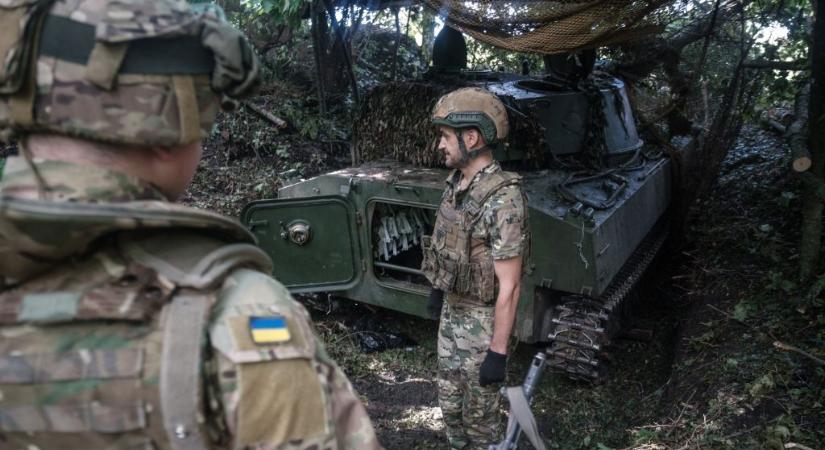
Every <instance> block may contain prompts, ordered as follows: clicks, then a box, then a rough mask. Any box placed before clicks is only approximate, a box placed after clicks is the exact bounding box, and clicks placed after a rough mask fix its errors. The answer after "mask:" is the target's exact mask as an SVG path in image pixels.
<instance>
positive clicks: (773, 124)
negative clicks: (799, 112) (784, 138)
mask: <svg viewBox="0 0 825 450" xmlns="http://www.w3.org/2000/svg"><path fill="white" fill-rule="evenodd" d="M759 122H760V123H761V124H762V127H764V128H765V129H767V130H769V131H775V132H777V133H779V134H782V135H784V134H785V131H786V130H787V128H786V127H785V125H782V124H781V123H779V122H778V121H776V120H773V119H768V118H767V117H765V118H763V119H762V120H760V121H759Z"/></svg>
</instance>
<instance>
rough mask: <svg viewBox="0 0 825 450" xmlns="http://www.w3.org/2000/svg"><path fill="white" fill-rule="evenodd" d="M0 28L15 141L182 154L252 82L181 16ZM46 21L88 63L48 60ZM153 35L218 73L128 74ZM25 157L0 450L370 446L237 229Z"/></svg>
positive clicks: (115, 16)
mask: <svg viewBox="0 0 825 450" xmlns="http://www.w3.org/2000/svg"><path fill="white" fill-rule="evenodd" d="M44 5H45V6H47V7H49V8H51V9H50V10H49V11H48V13H50V14H51V15H50V16H49V17H47V18H46V19H45V25H42V24H43V20H44V19H43V16H42V15H41V16H39V17H40V19H37V17H38V16H37V14H35V13H36V11H37V9H38V8H42V7H44ZM41 12H42V11H41ZM103 12H105V13H106V14H103ZM0 22H2V23H3V25H4V26H5V27H6V28H5V29H4V34H3V39H7V40H3V41H2V42H0V56H4V59H3V62H4V64H5V65H4V67H3V68H2V70H0V127H2V128H4V129H5V130H6V131H8V130H12V131H14V132H15V133H17V134H18V136H24V137H25V135H27V134H28V133H32V132H51V133H57V134H62V135H69V136H74V137H80V138H88V139H92V140H98V141H105V142H110V143H115V144H154V145H164V146H174V145H176V144H179V143H188V142H193V141H195V140H198V139H201V138H203V137H204V136H206V135H208V133H209V132H210V130H211V124H212V120H213V118H214V114H215V112H216V111H217V101H216V94H218V96H220V95H221V94H222V95H224V96H229V97H235V96H239V95H242V94H243V93H245V92H247V91H248V89H249V87H250V86H251V85H253V84H254V83H255V81H256V80H257V61H256V60H255V58H254V55H251V53H250V50H249V49H248V48H246V47H245V46H246V44H245V42H244V41H243V39H242V38H241V37H240V34H239V33H238V32H237V31H235V30H232V29H231V28H229V27H227V26H225V25H222V24H220V23H217V22H215V21H213V20H211V19H209V18H199V17H196V16H195V15H193V14H191V13H190V12H188V10H187V7H186V3H185V2H183V1H174V0H158V1H120V2H106V1H102V0H64V1H58V2H56V3H53V4H50V2H43V1H36V0H0ZM37 23H39V24H41V25H42V26H41V25H37V26H35V25H33V24H37ZM54 24H58V25H57V26H58V29H60V30H62V31H66V30H72V29H74V30H79V31H80V32H84V33H85V32H91V36H96V37H95V40H94V42H95V43H94V45H93V46H92V45H91V44H90V45H89V47H90V53H89V54H88V55H86V56H84V57H88V61H78V57H77V55H76V54H75V55H73V56H70V57H66V59H61V57H60V55H50V54H48V48H49V45H50V43H49V39H47V38H48V31H49V29H50V27H52V26H55V25H54ZM93 24H96V25H94V26H92V25H93ZM60 27H62V28H60ZM67 27H68V28H67ZM72 27H73V28H72ZM78 27H79V28H78ZM41 29H42V30H43V32H42V33H43V39H42V43H41V45H40V47H39V51H40V54H34V55H33V57H32V56H31V52H32V51H34V50H33V49H32V48H27V47H26V45H27V42H28V41H30V40H34V41H35V42H36V41H37V39H35V38H34V37H33V36H32V35H31V34H29V33H30V32H32V31H31V30H41ZM117 30H119V31H117ZM15 33H17V34H15ZM14 36H17V40H14V39H12V38H13V37H14ZM158 36H164V38H167V37H168V38H169V39H171V40H169V41H163V43H162V45H161V48H163V47H165V46H167V45H169V46H175V45H184V46H186V45H190V44H192V42H193V39H194V42H195V43H198V42H199V43H200V44H198V45H201V44H202V45H203V47H205V48H208V49H209V51H208V52H206V53H204V55H207V56H209V58H212V56H214V58H215V59H214V61H211V62H210V64H209V65H208V71H206V72H203V71H202V72H198V73H190V72H184V73H183V74H181V73H177V71H178V70H181V69H183V70H185V69H186V68H185V67H175V68H173V69H174V71H175V72H176V73H173V74H169V73H161V74H155V73H154V72H151V70H155V69H151V70H150V72H151V73H149V74H147V73H137V72H140V71H142V70H143V71H145V70H147V69H146V68H147V67H151V60H152V59H153V57H151V55H150V57H148V58H147V57H143V58H142V59H141V57H140V56H139V55H140V53H141V52H144V51H146V50H147V49H148V50H151V49H152V47H151V42H149V44H148V46H147V44H146V42H141V43H135V42H133V41H132V40H133V39H140V38H141V37H146V38H147V42H148V41H151V40H152V39H153V38H156V37H158ZM181 36H182V37H183V39H184V40H182V41H181V40H177V39H178V38H180V37H181ZM58 37H59V36H58ZM122 42H128V47H130V51H129V53H126V54H125V57H124V55H123V54H122V50H123V48H122V47H120V43H122ZM52 44H54V42H52ZM133 45H134V47H132V46H133ZM92 47H93V48H92ZM169 48H173V47H169ZM190 48H191V46H190ZM72 50H73V51H75V53H77V52H78V51H77V49H72ZM132 50H134V52H132ZM26 53H28V54H29V55H30V57H31V58H30V59H29V60H28V62H27V59H26V58H25V57H20V55H22V54H26ZM195 53H197V51H195ZM133 55H138V56H133ZM81 56H83V55H81ZM32 58H33V59H32ZM159 58H160V59H163V58H162V57H159ZM249 58H251V59H249ZM81 59H82V58H81ZM183 59H186V58H183ZM190 60H191V58H190ZM113 62H115V63H117V64H115V65H114V66H113V65H112V63H113ZM169 63H170V64H172V65H174V64H175V61H169ZM34 67H36V70H35V69H34ZM91 69H95V70H91ZM96 69H100V70H96ZM107 70H112V72H107ZM160 70H163V68H161V69H160ZM21 73H22V75H21ZM21 151H22V153H23V154H24V155H25V156H26V158H18V157H13V158H9V159H8V160H7V161H6V162H5V167H4V171H3V176H2V180H0V447H2V448H4V449H5V448H10V449H42V450H51V449H61V450H62V449H66V450H81V449H82V450H91V449H146V450H149V449H155V450H157V449H173V450H178V449H181V450H183V449H186V450H189V449H207V448H215V449H230V448H231V449H241V448H243V449H247V448H250V449H251V448H256V449H318V450H321V449H375V448H380V446H379V444H378V443H377V440H376V438H375V434H374V431H373V429H372V425H371V424H370V421H369V418H368V417H367V415H366V411H365V410H364V407H363V405H362V404H361V402H360V400H359V399H358V397H357V395H356V394H355V392H354V391H353V389H352V386H351V385H350V383H349V381H348V380H347V379H346V377H345V376H344V374H343V373H342V372H341V370H340V369H339V368H338V367H337V366H336V365H335V363H334V362H333V361H331V360H330V358H329V357H328V356H327V355H326V353H325V351H324V349H323V346H322V345H321V343H320V342H319V340H318V338H317V337H316V336H315V334H314V332H313V330H312V327H311V324H310V321H309V317H308V314H307V313H306V311H305V310H304V308H303V307H301V306H300V305H299V304H297V303H295V302H294V301H293V300H292V298H291V297H290V295H289V293H288V292H287V291H286V289H285V288H284V287H283V286H282V285H280V284H279V283H278V282H276V281H275V280H273V279H272V278H270V277H269V276H268V275H267V274H268V273H269V272H270V271H271V261H270V260H269V258H268V257H267V256H266V255H265V254H264V253H263V252H262V251H261V250H260V249H258V248H257V247H256V246H255V245H254V244H255V240H254V237H253V236H252V235H251V234H250V233H249V232H248V231H247V230H246V229H244V228H243V227H242V226H240V224H238V223H237V222H236V221H234V220H231V219H228V218H225V217H222V216H220V215H216V214H212V213H208V212H205V211H199V210H195V209H192V208H187V207H183V206H178V205H174V204H172V203H169V202H168V201H167V199H166V198H165V196H164V195H163V194H162V193H161V192H160V191H159V190H158V189H157V188H156V187H155V186H153V185H151V184H149V183H146V182H144V181H142V180H140V179H137V178H135V177H132V176H129V175H126V174H123V173H118V172H114V171H111V170H108V169H106V168H102V167H96V166H90V165H78V164H72V163H70V162H65V161H55V160H41V159H37V158H33V157H32V155H31V154H30V153H28V152H27V151H26V149H25V147H22V148H21ZM112 151H116V150H112Z"/></svg>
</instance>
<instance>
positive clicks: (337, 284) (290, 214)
mask: <svg viewBox="0 0 825 450" xmlns="http://www.w3.org/2000/svg"><path fill="white" fill-rule="evenodd" d="M241 222H243V224H244V225H245V226H246V227H247V228H249V229H250V230H251V231H252V233H253V234H254V235H255V237H257V238H258V245H259V246H260V247H261V248H262V249H263V250H264V251H265V252H266V253H267V254H268V255H269V256H270V258H272V261H273V264H274V269H273V275H274V276H275V278H276V279H277V280H278V281H280V282H281V283H283V284H284V285H286V287H287V288H288V289H289V290H290V291H291V292H295V293H302V292H318V291H336V290H345V289H348V288H350V287H352V286H354V285H355V284H357V283H358V281H359V279H360V276H361V271H360V263H359V261H360V255H359V253H360V252H359V250H358V235H357V227H356V218H355V211H354V208H353V206H352V205H351V203H349V202H348V201H347V200H346V198H345V197H342V196H339V195H323V196H317V197H304V198H294V199H291V198H290V199H280V200H278V199H275V200H259V201H255V202H252V203H250V204H248V205H247V206H246V207H245V208H244V210H243V211H242V212H241Z"/></svg>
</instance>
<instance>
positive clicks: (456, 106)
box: [432, 87, 510, 159]
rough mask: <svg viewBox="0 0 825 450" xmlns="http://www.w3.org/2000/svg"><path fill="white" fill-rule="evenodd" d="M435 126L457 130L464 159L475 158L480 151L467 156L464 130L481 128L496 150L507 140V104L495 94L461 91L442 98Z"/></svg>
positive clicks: (435, 110) (436, 111)
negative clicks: (497, 145) (462, 135)
mask: <svg viewBox="0 0 825 450" xmlns="http://www.w3.org/2000/svg"><path fill="white" fill-rule="evenodd" d="M432 122H433V123H434V124H436V125H445V126H448V127H450V128H454V129H455V130H456V132H457V134H459V139H458V145H459V148H460V149H461V152H462V155H463V156H464V157H465V158H466V159H469V158H472V157H473V156H475V155H474V154H477V151H473V152H469V153H468V152H467V149H466V148H465V146H464V141H463V139H461V136H460V134H461V130H463V129H465V128H477V129H478V130H479V132H480V133H481V136H482V137H484V141H485V142H486V143H487V145H488V146H495V145H496V144H498V143H499V142H501V141H503V140H504V139H505V138H506V137H507V133H508V132H509V130H510V125H509V123H508V121H507V110H506V109H505V108H504V104H503V103H501V100H499V99H498V97H496V96H495V95H494V94H493V93H491V92H490V91H487V90H485V89H481V88H477V87H467V88H461V89H457V90H455V91H452V92H450V93H449V94H446V95H444V96H443V97H441V98H440V99H439V100H438V102H436V104H435V107H433V114H432Z"/></svg>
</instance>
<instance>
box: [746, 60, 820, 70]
mask: <svg viewBox="0 0 825 450" xmlns="http://www.w3.org/2000/svg"><path fill="white" fill-rule="evenodd" d="M742 67H744V68H746V69H772V70H808V68H809V67H808V61H806V60H804V59H799V60H796V61H770V60H765V59H758V60H754V61H745V63H744V64H742Z"/></svg>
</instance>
